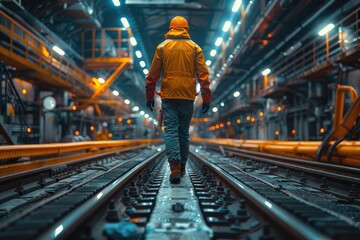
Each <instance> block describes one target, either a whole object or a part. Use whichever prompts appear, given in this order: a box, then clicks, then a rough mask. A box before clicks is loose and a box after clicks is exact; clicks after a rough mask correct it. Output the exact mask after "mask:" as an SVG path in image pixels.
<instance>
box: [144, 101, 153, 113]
mask: <svg viewBox="0 0 360 240" xmlns="http://www.w3.org/2000/svg"><path fill="white" fill-rule="evenodd" d="M154 105H155V102H154V100H152V101H147V102H146V106H147V107H148V108H149V109H150V110H151V111H152V110H154Z"/></svg>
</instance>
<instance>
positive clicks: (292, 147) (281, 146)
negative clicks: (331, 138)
mask: <svg viewBox="0 0 360 240" xmlns="http://www.w3.org/2000/svg"><path fill="white" fill-rule="evenodd" d="M192 142H193V143H198V144H214V145H220V146H221V145H223V146H229V147H236V148H239V149H246V150H251V151H254V152H266V153H272V154H276V155H281V156H288V157H297V158H299V157H300V158H303V159H308V160H314V161H315V157H316V153H317V150H318V148H319V147H320V145H321V143H322V142H321V141H274V140H238V139H225V138H193V139H192ZM331 143H333V142H331ZM357 159H358V160H357ZM322 160H325V159H322ZM332 162H333V163H341V164H345V165H349V166H356V167H360V141H344V142H342V143H341V144H340V145H339V146H338V147H337V150H336V152H335V155H334V159H333V161H332Z"/></svg>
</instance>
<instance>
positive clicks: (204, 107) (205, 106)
mask: <svg viewBox="0 0 360 240" xmlns="http://www.w3.org/2000/svg"><path fill="white" fill-rule="evenodd" d="M209 108H210V104H209V103H207V104H206V103H203V105H202V110H203V113H206V112H207V111H209Z"/></svg>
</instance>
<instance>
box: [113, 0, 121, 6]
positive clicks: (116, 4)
mask: <svg viewBox="0 0 360 240" xmlns="http://www.w3.org/2000/svg"><path fill="white" fill-rule="evenodd" d="M112 1H113V3H114V5H115V7H118V6H120V0H112Z"/></svg>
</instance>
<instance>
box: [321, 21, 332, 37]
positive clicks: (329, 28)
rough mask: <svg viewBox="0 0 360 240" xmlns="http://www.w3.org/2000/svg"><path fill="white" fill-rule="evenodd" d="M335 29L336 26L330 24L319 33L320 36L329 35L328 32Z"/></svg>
mask: <svg viewBox="0 0 360 240" xmlns="http://www.w3.org/2000/svg"><path fill="white" fill-rule="evenodd" d="M334 27H335V25H334V24H332V23H329V24H328V25H326V27H324V28H323V29H321V31H320V32H319V35H320V36H324V35H325V34H327V33H328V32H330V31H331V29H333V28H334Z"/></svg>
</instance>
